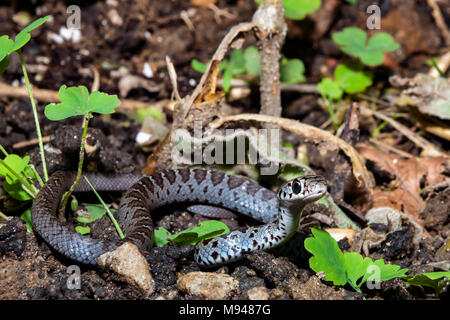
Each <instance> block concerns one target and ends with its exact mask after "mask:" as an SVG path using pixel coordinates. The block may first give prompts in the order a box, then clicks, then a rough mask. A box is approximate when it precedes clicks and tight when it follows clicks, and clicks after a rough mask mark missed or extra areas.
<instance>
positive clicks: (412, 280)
mask: <svg viewBox="0 0 450 320" xmlns="http://www.w3.org/2000/svg"><path fill="white" fill-rule="evenodd" d="M404 279H405V280H406V283H407V284H409V285H413V286H423V287H429V288H433V289H434V293H435V295H436V297H439V294H440V293H441V291H442V289H444V288H445V286H447V285H448V284H449V283H450V271H442V272H426V273H422V274H418V275H414V276H406V277H404Z"/></svg>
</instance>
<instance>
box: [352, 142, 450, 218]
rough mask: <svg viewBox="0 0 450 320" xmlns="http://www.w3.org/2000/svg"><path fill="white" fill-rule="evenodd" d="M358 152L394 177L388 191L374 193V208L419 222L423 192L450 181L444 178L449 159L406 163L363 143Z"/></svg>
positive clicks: (382, 188) (415, 159)
mask: <svg viewBox="0 0 450 320" xmlns="http://www.w3.org/2000/svg"><path fill="white" fill-rule="evenodd" d="M356 148H357V150H358V151H359V152H360V154H361V155H362V156H363V157H364V158H366V159H367V160H370V161H372V162H374V163H375V164H376V165H377V166H378V167H379V168H380V169H382V170H383V171H386V172H388V173H390V174H391V175H392V176H394V177H395V178H394V179H393V180H392V181H391V183H390V185H389V187H385V186H381V187H378V188H376V189H375V190H374V193H373V207H382V206H388V207H391V208H394V209H397V210H399V211H403V212H405V213H409V214H411V215H413V216H414V217H416V218H417V217H418V216H419V213H420V212H421V211H422V210H423V209H424V208H425V204H424V201H423V199H422V197H421V195H420V192H421V188H423V187H425V186H427V185H432V184H436V183H439V182H442V181H444V180H446V179H447V180H448V179H450V178H448V177H446V176H444V175H443V172H444V171H445V163H446V162H447V163H448V162H449V158H448V157H435V158H430V159H422V158H417V157H412V158H409V159H403V158H400V157H398V156H395V155H392V154H389V153H387V152H384V151H381V150H379V149H376V148H373V147H371V146H369V145H367V144H364V143H358V144H357V145H356Z"/></svg>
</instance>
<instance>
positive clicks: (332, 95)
mask: <svg viewBox="0 0 450 320" xmlns="http://www.w3.org/2000/svg"><path fill="white" fill-rule="evenodd" d="M317 90H318V91H319V93H320V94H321V95H322V96H323V97H325V98H326V99H327V100H330V101H331V100H339V99H341V98H342V95H343V93H344V92H343V91H342V89H341V88H340V87H339V83H337V82H336V81H334V80H333V79H330V78H323V79H322V80H321V81H320V82H319V83H318V84H317Z"/></svg>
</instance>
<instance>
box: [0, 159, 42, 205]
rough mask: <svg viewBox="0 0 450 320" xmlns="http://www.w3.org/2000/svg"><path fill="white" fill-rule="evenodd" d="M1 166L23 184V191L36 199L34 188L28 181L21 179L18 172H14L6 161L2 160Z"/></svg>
mask: <svg viewBox="0 0 450 320" xmlns="http://www.w3.org/2000/svg"><path fill="white" fill-rule="evenodd" d="M0 164H1V165H2V166H4V167H5V168H6V169H8V170H9V171H10V172H11V173H12V174H13V175H14V176H15V177H16V178H17V179H18V180H19V181H20V183H21V184H22V189H23V190H24V191H25V192H26V193H28V194H29V195H30V197H32V198H33V199H34V198H35V197H36V194H35V193H34V192H33V190H35V189H33V188H34V186H33V185H32V184H30V183H29V182H28V181H26V180H25V179H24V178H23V177H21V176H20V175H19V174H18V173H17V172H16V171H14V170H13V169H12V168H11V167H10V166H8V165H7V164H6V162H5V161H3V160H2V159H0Z"/></svg>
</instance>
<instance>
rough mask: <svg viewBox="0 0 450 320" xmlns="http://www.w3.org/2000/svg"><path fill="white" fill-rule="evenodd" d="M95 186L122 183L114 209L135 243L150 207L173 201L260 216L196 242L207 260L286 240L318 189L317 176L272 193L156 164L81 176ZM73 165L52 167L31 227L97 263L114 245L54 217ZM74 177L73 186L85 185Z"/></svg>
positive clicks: (199, 258)
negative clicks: (146, 169) (125, 172)
mask: <svg viewBox="0 0 450 320" xmlns="http://www.w3.org/2000/svg"><path fill="white" fill-rule="evenodd" d="M89 178H90V180H91V182H92V183H93V185H94V187H95V188H96V189H97V190H99V191H108V190H109V191H120V190H126V189H127V191H126V193H125V194H124V196H123V197H122V199H121V201H120V205H119V210H118V214H117V216H116V218H117V220H118V222H119V224H120V226H121V228H122V230H123V231H124V233H125V234H126V238H125V241H131V242H133V243H134V244H136V245H137V246H138V247H139V248H140V249H143V250H145V249H148V247H149V246H150V245H151V244H152V242H153V222H152V218H151V215H150V212H151V211H153V210H155V209H157V208H159V207H162V206H164V205H168V204H173V203H202V204H208V205H213V206H218V207H223V208H226V209H230V210H233V211H236V212H239V213H241V214H245V215H248V216H250V217H252V218H254V219H256V220H258V221H261V222H263V223H265V224H264V225H262V226H259V227H254V228H249V229H247V230H246V231H245V232H240V231H234V232H231V233H229V234H226V235H224V236H221V237H217V238H214V239H212V240H210V241H205V242H203V243H200V244H198V245H197V247H196V252H195V257H194V258H195V261H196V262H197V263H198V264H199V265H201V266H212V265H218V264H223V263H226V262H230V261H234V260H238V259H240V258H241V257H242V255H243V254H244V253H248V252H251V251H256V250H265V249H269V248H272V247H275V246H277V245H279V244H281V243H282V242H284V241H286V240H287V239H288V238H289V237H290V236H291V235H292V234H293V233H295V231H296V230H297V227H298V221H299V218H300V214H301V211H302V210H303V207H304V206H305V205H306V204H307V203H309V202H311V201H314V200H317V199H319V198H320V197H321V196H323V195H324V194H325V192H326V183H325V180H324V179H323V178H322V177H320V176H306V177H301V178H297V179H294V180H291V181H289V182H287V183H285V184H284V185H283V186H282V187H281V188H280V190H279V191H278V193H274V192H272V191H270V190H268V189H266V188H263V187H261V186H259V185H258V184H256V183H255V182H253V181H251V180H249V179H246V178H241V177H236V176H232V175H228V174H225V173H222V172H218V171H213V170H204V169H187V168H184V169H174V170H163V171H159V172H157V173H155V174H152V175H146V176H140V175H134V176H129V177H123V176H117V177H112V178H111V177H101V176H94V177H89ZM74 179H75V173H72V172H65V171H58V172H56V173H54V174H53V175H52V176H51V177H50V179H49V180H48V182H47V183H46V184H45V185H44V187H42V189H41V190H40V191H39V193H38V195H37V197H36V198H35V200H34V202H33V206H32V209H31V217H32V222H33V228H34V230H35V231H36V232H37V233H38V234H39V235H40V236H41V237H42V238H43V239H44V240H45V241H46V242H47V243H48V244H49V245H50V246H51V247H52V248H54V249H55V250H56V251H58V252H59V253H61V254H63V255H64V256H66V257H68V258H70V259H72V260H75V261H77V262H79V263H83V264H88V265H93V266H96V265H97V259H98V258H99V257H100V256H101V255H103V254H104V253H106V252H109V251H113V250H115V249H116V248H117V247H118V245H117V244H115V243H113V242H110V241H106V240H99V239H93V238H89V237H86V236H82V235H80V234H78V233H76V232H75V231H73V230H71V229H69V228H68V227H67V226H65V225H64V224H62V223H61V222H60V221H59V220H58V218H57V217H56V212H57V209H58V205H59V202H60V199H61V197H62V195H63V193H64V192H65V191H67V190H68V189H69V188H70V186H71V185H72V183H73V181H74ZM87 190H88V186H87V185H86V183H80V184H79V186H78V187H77V189H76V190H75V191H87Z"/></svg>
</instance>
